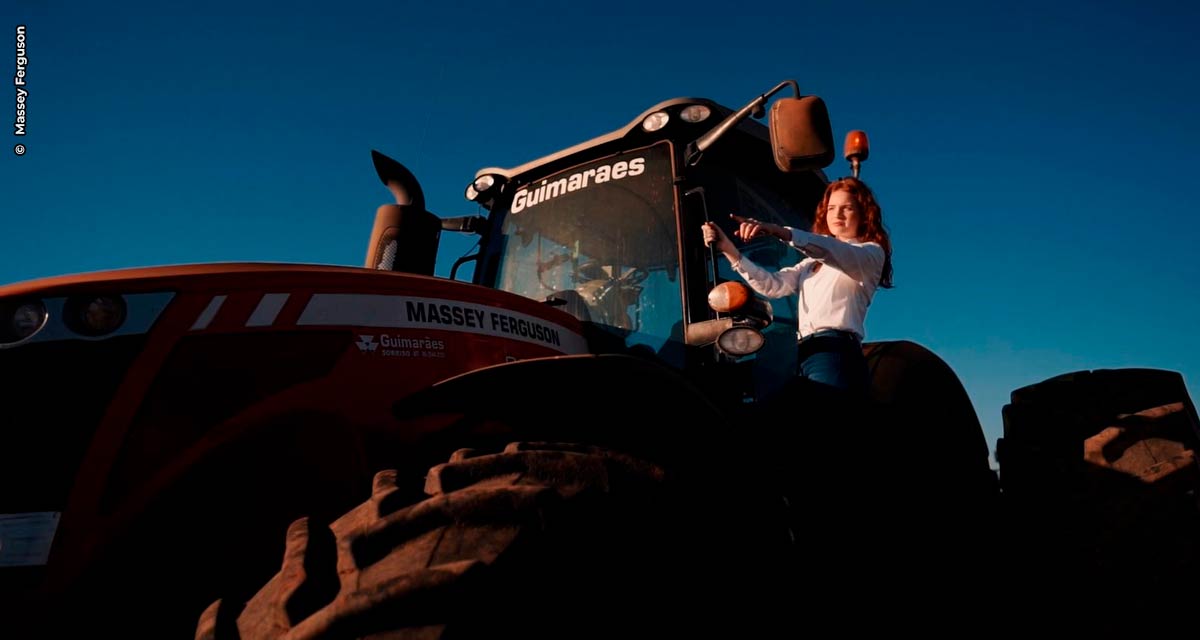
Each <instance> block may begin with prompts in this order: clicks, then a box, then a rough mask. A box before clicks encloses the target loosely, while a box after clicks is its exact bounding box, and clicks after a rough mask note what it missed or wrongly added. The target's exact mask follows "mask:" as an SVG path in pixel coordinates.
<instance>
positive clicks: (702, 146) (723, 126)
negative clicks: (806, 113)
mask: <svg viewBox="0 0 1200 640" xmlns="http://www.w3.org/2000/svg"><path fill="white" fill-rule="evenodd" d="M788 85H791V87H792V91H793V92H794V93H795V94H796V97H797V98H799V97H800V85H798V84H796V81H795V80H784V81H783V82H780V83H779V84H778V85H776V86H775V88H774V89H771V90H770V91H768V92H766V93H764V94H762V95H761V96H758V97H757V98H755V99H753V100H751V101H750V103H749V104H747V105H746V106H744V107H742V108H741V109H738V110H737V111H736V112H734V113H731V114H729V115H728V116H726V117H725V119H724V120H722V121H721V123H720V124H718V125H717V126H715V127H713V128H712V129H711V130H710V131H709V132H708V133H706V134H704V135H702V136H700V137H699V138H696V139H695V140H693V141H692V142H689V143H688V146H687V152H686V158H687V160H686V162H687V165H688V166H689V167H694V166H696V163H698V162H700V157H701V156H702V155H704V152H705V151H706V150H707V149H708V148H709V147H711V146H712V145H713V143H714V142H716V141H717V140H718V139H720V137H721V136H723V135H725V133H726V132H727V131H729V130H730V129H732V128H734V127H735V126H737V123H739V122H741V121H742V120H745V119H746V117H747V116H749V115H751V114H753V115H754V117H755V118H761V117H763V113H764V111H763V105H765V104H766V103H767V99H768V98H770V97H771V96H773V95H775V94H776V93H779V92H780V91H781V90H782V89H783V88H784V87H786V86H788Z"/></svg>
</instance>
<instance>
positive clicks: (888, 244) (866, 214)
mask: <svg viewBox="0 0 1200 640" xmlns="http://www.w3.org/2000/svg"><path fill="white" fill-rule="evenodd" d="M837 191H846V192H849V193H850V196H851V197H852V198H854V202H855V204H857V205H858V211H859V216H860V219H861V220H860V222H859V224H858V234H857V235H858V240H859V242H874V243H877V244H878V245H879V246H881V247H883V253H884V256H885V258H884V261H883V272H882V273H881V274H880V276H879V286H881V287H884V288H886V289H890V288H891V287H892V240H891V238H889V237H888V232H887V229H885V228H884V226H883V210H882V209H881V208H880V207H879V203H878V202H876V201H875V194H873V193H871V189H870V187H868V186H867V185H866V183H864V182H863V181H862V180H859V179H858V178H841V179H839V180H835V181H833V182H831V183H829V186H828V187H826V188H825V196H824V197H822V198H821V204H820V205H819V206H818V207H817V215H815V216H813V229H812V230H813V233H819V234H821V235H826V236H831V235H833V234H832V233H831V232H830V231H829V223H828V222H826V220H825V211H826V209H828V207H829V196H831V195H833V194H834V193H835V192H837Z"/></svg>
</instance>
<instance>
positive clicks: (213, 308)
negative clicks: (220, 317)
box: [192, 296, 225, 331]
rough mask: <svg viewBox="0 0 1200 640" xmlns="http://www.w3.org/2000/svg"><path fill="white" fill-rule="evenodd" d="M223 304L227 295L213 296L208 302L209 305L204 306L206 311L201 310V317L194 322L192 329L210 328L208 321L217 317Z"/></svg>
mask: <svg viewBox="0 0 1200 640" xmlns="http://www.w3.org/2000/svg"><path fill="white" fill-rule="evenodd" d="M222 304H225V296H213V299H212V300H210V301H209V302H208V306H207V307H204V311H201V312H200V317H198V318H196V321H195V322H194V323H192V331H199V330H201V329H206V328H208V323H210V322H212V319H213V318H215V317H217V312H218V311H220V310H221V305H222Z"/></svg>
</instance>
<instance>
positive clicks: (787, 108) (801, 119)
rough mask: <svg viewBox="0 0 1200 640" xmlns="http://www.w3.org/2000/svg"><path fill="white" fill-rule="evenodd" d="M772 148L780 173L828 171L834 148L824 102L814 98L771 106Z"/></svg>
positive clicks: (809, 97)
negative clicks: (826, 169) (826, 168)
mask: <svg viewBox="0 0 1200 640" xmlns="http://www.w3.org/2000/svg"><path fill="white" fill-rule="evenodd" d="M771 148H772V150H773V151H774V153H775V164H776V166H778V167H779V170H780V171H784V172H787V173H795V172H800V171H812V170H815V169H823V168H825V167H828V166H829V164H830V163H831V162H833V155H834V146H833V127H832V126H831V125H830V124H829V110H828V109H827V108H826V107H825V101H824V100H822V99H821V98H819V97H817V96H804V97H801V98H779V99H778V100H776V101H775V102H774V103H773V104H772V105H771Z"/></svg>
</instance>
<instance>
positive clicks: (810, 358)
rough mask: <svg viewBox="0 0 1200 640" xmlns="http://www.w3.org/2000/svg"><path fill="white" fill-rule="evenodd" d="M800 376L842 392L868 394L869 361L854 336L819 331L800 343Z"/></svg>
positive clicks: (838, 332)
mask: <svg viewBox="0 0 1200 640" xmlns="http://www.w3.org/2000/svg"><path fill="white" fill-rule="evenodd" d="M799 367H800V371H799V373H800V375H801V376H803V377H805V378H808V379H809V380H811V381H813V382H817V383H820V384H823V385H827V386H829V387H833V388H835V389H839V390H841V391H845V392H848V393H852V394H865V393H866V391H867V378H868V375H867V359H866V358H865V357H864V356H863V352H862V345H860V344H859V342H858V340H857V339H855V338H854V337H853V336H852V335H851V334H847V333H844V332H840V331H837V332H835V331H818V332H816V333H814V334H812V335H811V336H806V337H805V338H804V340H802V341H801V342H800V354H799Z"/></svg>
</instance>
